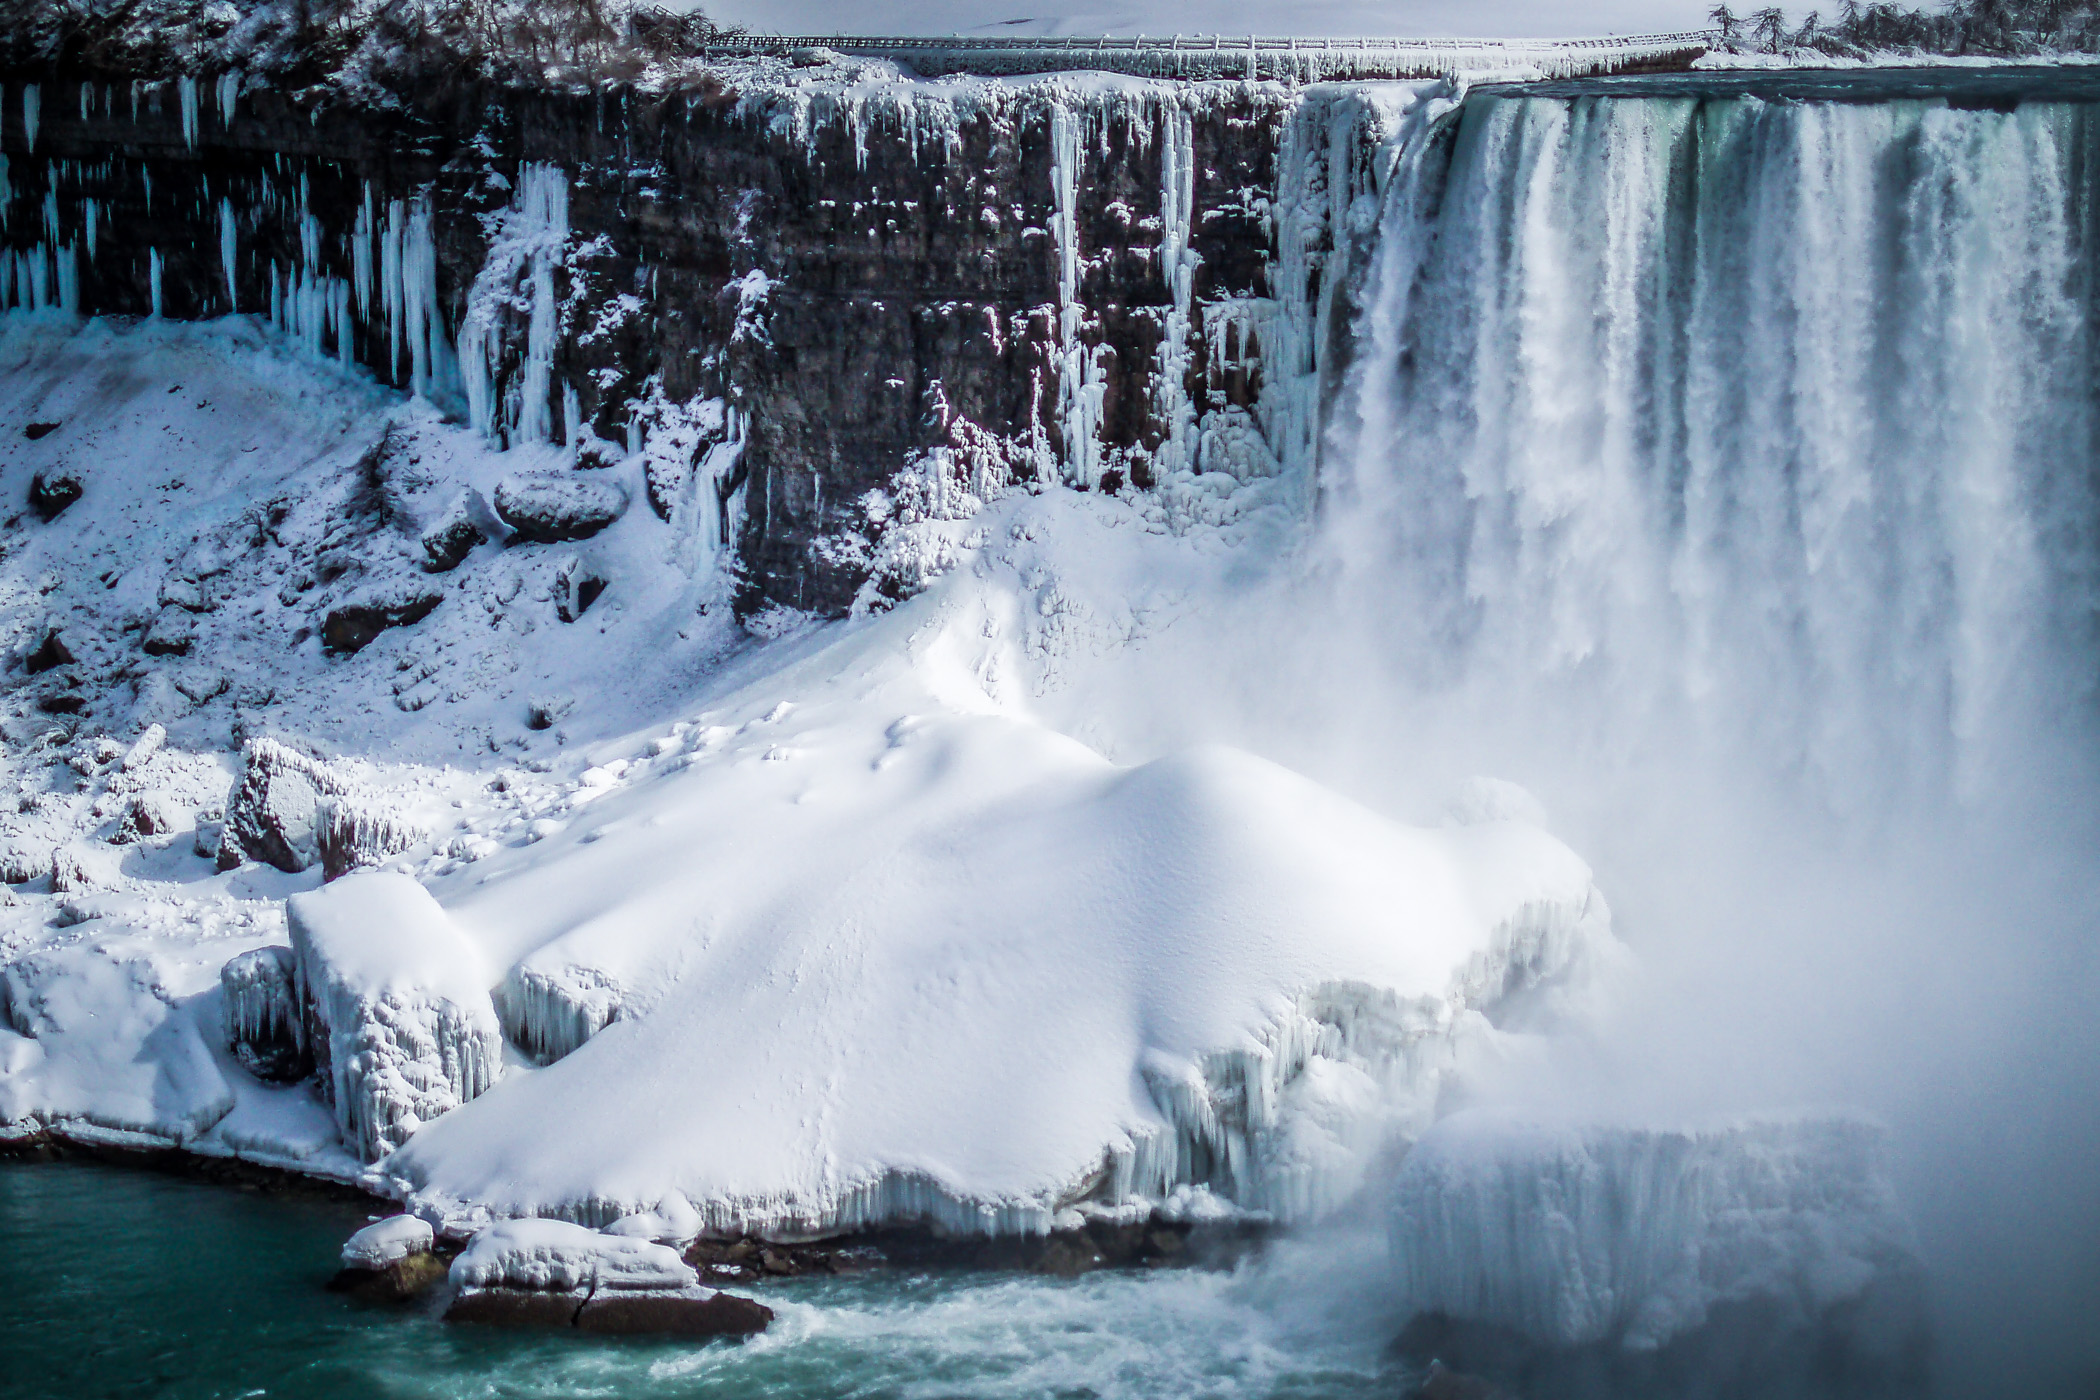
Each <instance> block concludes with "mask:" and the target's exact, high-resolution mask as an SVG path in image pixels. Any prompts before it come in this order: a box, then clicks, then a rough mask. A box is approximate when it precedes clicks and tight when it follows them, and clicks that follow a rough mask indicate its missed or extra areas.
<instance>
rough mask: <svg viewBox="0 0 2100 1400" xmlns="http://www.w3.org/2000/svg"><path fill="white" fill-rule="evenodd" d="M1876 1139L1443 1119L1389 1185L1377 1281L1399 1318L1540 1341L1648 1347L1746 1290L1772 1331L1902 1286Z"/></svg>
mask: <svg viewBox="0 0 2100 1400" xmlns="http://www.w3.org/2000/svg"><path fill="white" fill-rule="evenodd" d="M1884 1137H1885V1135H1884V1134H1883V1132H1882V1131H1881V1130H1880V1129H1879V1128H1877V1127H1875V1126H1873V1125H1870V1124H1867V1123H1862V1122H1858V1121H1853V1120H1846V1119H1806V1120H1800V1121H1780V1122H1753V1123H1745V1124H1741V1125H1735V1126H1728V1127H1720V1128H1711V1129H1657V1128H1640V1127H1610V1126H1595V1125H1568V1124H1559V1123H1543V1122H1539V1121H1535V1120H1530V1119H1524V1118H1518V1117H1512V1116H1507V1115H1504V1114H1500V1113H1495V1112H1489V1111H1485V1110H1476V1111H1470V1112H1465V1113H1460V1114H1457V1115H1454V1116H1453V1117H1451V1118H1447V1119H1445V1120H1444V1121H1443V1122H1442V1123H1439V1124H1438V1125H1437V1126H1436V1128H1434V1129H1433V1130H1432V1131H1431V1132H1429V1133H1428V1134H1427V1135H1426V1136H1424V1137H1423V1138H1422V1139H1421V1141H1419V1142H1418V1143H1417V1144H1416V1145H1415V1147H1414V1149H1413V1151H1412V1152H1410V1153H1409V1155H1408V1157H1407V1160H1406V1161H1405V1163H1404V1164H1403V1165H1402V1167H1401V1169H1400V1172H1399V1174H1398V1176H1397V1178H1396V1179H1395V1181H1394V1183H1393V1186H1392V1197H1391V1215H1390V1229H1391V1245H1392V1254H1393V1262H1394V1268H1395V1271H1396V1285H1397V1293H1398V1296H1399V1299H1400V1301H1401V1302H1402V1303H1403V1304H1404V1306H1405V1307H1406V1308H1407V1309H1409V1310H1410V1311H1412V1312H1414V1313H1417V1314H1429V1315H1441V1316H1442V1317H1445V1318H1449V1319H1455V1320H1458V1321H1460V1322H1466V1323H1481V1324H1489V1325H1492V1326H1494V1327H1498V1328H1504V1329H1508V1330H1509V1331H1512V1332H1514V1333H1516V1334H1519V1335H1520V1336H1522V1337H1524V1338H1527V1339H1529V1340H1530V1341H1531V1342H1533V1343H1536V1344H1544V1345H1546V1346H1551V1347H1580V1346H1586V1345H1590V1344H1596V1343H1611V1344H1615V1345H1616V1346H1618V1347H1619V1348H1622V1349H1626V1350H1632V1351H1645V1350H1653V1349H1655V1348H1657V1347H1660V1346H1662V1345H1664V1344H1666V1343H1668V1342H1670V1341H1671V1340H1672V1339H1673V1338H1676V1337H1678V1336H1680V1335H1681V1334H1686V1333H1689V1332H1691V1331H1693V1330H1695V1329H1697V1328H1699V1327H1701V1326H1702V1325H1703V1324H1705V1323H1706V1322H1707V1320H1708V1318H1709V1315H1710V1314H1711V1313H1712V1312H1713V1311H1714V1310H1715V1309H1717V1308H1720V1307H1722V1306H1723V1305H1727V1304H1738V1303H1750V1302H1755V1303H1757V1304H1758V1305H1759V1306H1760V1307H1761V1308H1762V1309H1764V1313H1763V1316H1764V1317H1765V1319H1766V1325H1768V1326H1769V1327H1771V1328H1773V1329H1775V1330H1776V1329H1779V1328H1781V1327H1786V1326H1791V1327H1795V1328H1812V1327H1815V1326H1818V1325H1819V1324H1820V1322H1821V1320H1822V1319H1824V1318H1825V1317H1826V1316H1827V1315H1829V1314H1830V1313H1831V1311H1832V1310H1833V1309H1835V1308H1838V1307H1840V1306H1841V1305H1848V1304H1853V1303H1856V1302H1858V1301H1859V1300H1861V1299H1863V1298H1865V1297H1867V1296H1868V1295H1870V1294H1879V1295H1880V1296H1881V1298H1883V1299H1884V1300H1886V1299H1888V1298H1891V1297H1894V1298H1898V1299H1900V1298H1901V1297H1903V1296H1904V1295H1905V1294H1906V1293H1907V1291H1908V1290H1909V1289H1910V1288H1911V1286H1912V1283H1913V1281H1914V1278H1915V1275H1916V1271H1917V1264H1916V1262H1915V1259H1914V1257H1913V1255H1912V1253H1911V1248H1910V1232H1909V1228H1908V1226H1907V1224H1906V1222H1905V1220H1904V1218H1903V1216H1902V1214H1901V1212H1900V1211H1899V1210H1898V1208H1897V1206H1896V1202H1895V1199H1894V1193H1893V1190H1892V1188H1891V1186H1890V1183H1889V1179H1888V1176H1887V1174H1886V1169H1885V1165H1884V1162H1883V1157H1884V1152H1885V1141H1884ZM1898 1311H1899V1312H1900V1308H1899V1309H1898ZM1888 1330H1891V1331H1892V1332H1893V1333H1894V1334H1895V1335H1897V1336H1898V1337H1900V1336H1902V1335H1903V1334H1905V1333H1906V1332H1907V1331H1908V1330H1912V1329H1906V1328H1905V1327H1904V1326H1902V1325H1901V1324H1900V1321H1899V1324H1898V1325H1897V1326H1895V1327H1894V1328H1893V1329H1888Z"/></svg>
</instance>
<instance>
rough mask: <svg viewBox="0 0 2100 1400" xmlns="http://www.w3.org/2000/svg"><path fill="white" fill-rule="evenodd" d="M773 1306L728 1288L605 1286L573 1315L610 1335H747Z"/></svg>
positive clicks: (585, 1326)
mask: <svg viewBox="0 0 2100 1400" xmlns="http://www.w3.org/2000/svg"><path fill="white" fill-rule="evenodd" d="M772 1321H773V1310H772V1309H771V1308H769V1307H767V1306H766V1305H765V1304H763V1303H756V1302H753V1301H752V1300H751V1299H749V1298H738V1297H734V1296H732V1295H730V1294H728V1293H712V1294H707V1295H706V1296H702V1291H701V1290H698V1289H694V1290H690V1291H686V1292H679V1293H669V1292H661V1293H660V1292H654V1291H647V1292H645V1291H640V1290H635V1291H628V1290H622V1289H604V1290H601V1291H599V1292H597V1293H595V1294H593V1295H591V1298H590V1301H589V1302H587V1303H585V1304H584V1305H583V1310H582V1311H581V1312H579V1313H577V1314H576V1325H577V1326H578V1327H579V1328H581V1329H582V1330H583V1331H585V1332H601V1333H607V1334H611V1335H632V1334H641V1333H657V1334H662V1335H667V1336H675V1337H748V1336H751V1335H753V1334H755V1333H758V1332H763V1331H765V1330H766V1328H767V1326H768V1325H769V1324H771V1322H772Z"/></svg>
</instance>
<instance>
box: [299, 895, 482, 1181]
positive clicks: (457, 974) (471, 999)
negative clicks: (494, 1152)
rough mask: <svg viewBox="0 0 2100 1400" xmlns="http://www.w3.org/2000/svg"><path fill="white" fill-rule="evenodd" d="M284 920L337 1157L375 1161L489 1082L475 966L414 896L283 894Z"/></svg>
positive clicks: (430, 906)
mask: <svg viewBox="0 0 2100 1400" xmlns="http://www.w3.org/2000/svg"><path fill="white" fill-rule="evenodd" d="M286 917H287V921H288V922H289V924H290V927H291V933H292V951H293V955H294V957H295V958H296V959H297V964H298V981H299V988H300V995H301V999H302V1002H303V1004H304V1006H305V1008H306V1015H307V1017H308V1018H309V1022H310V1024H309V1028H308V1031H307V1036H308V1039H309V1041H310V1043H311V1045H312V1047H313V1054H314V1062H315V1065H316V1067H317V1069H318V1071H319V1074H320V1083H321V1087H322V1091H323V1093H324V1094H325V1095H326V1096H327V1097H328V1098H329V1099H330V1100H331V1102H333V1104H334V1105H335V1114H336V1122H337V1125H338V1127H339V1128H340V1129H341V1132H342V1135H343V1142H344V1145H345V1146H347V1147H349V1148H350V1149H351V1150H352V1151H353V1152H355V1153H356V1154H357V1155H358V1156H360V1157H362V1158H363V1159H364V1160H365V1161H368V1162H370V1161H376V1160H378V1159H379V1158H381V1157H384V1156H385V1155H386V1154H387V1153H389V1152H391V1151H392V1150H394V1149H395V1148H397V1147H399V1146H400V1145H401V1144H402V1143H403V1142H405V1141H407V1140H408V1138H409V1137H410V1136H411V1135H412V1134H414V1133H415V1132H416V1131H417V1129H419V1128H421V1127H422V1126H423V1125H424V1124H426V1123H429V1122H430V1121H431V1120H433V1119H435V1118H437V1117H439V1116H440V1115H442V1114H444V1113H447V1112H449V1111H451V1110H452V1109H454V1108H456V1107H458V1106H459V1105H460V1104H463V1103H465V1102H467V1101H468V1100H470V1099H472V1098H474V1097H475V1096H477V1095H479V1094H480V1093H482V1092H483V1091H484V1090H486V1089H487V1088H488V1087H489V1085H490V1084H491V1083H493V1082H494V1080H495V1077H496V1074H497V1072H498V1070H499V1069H500V1068H501V1065H502V1062H503V1040H502V1035H501V1033H500V1032H499V1030H498V1029H497V1024H496V1012H495V1008H494V1007H493V1006H492V1005H491V1004H490V1002H489V995H488V991H487V985H488V979H487V977H486V976H485V975H484V973H483V964H482V961H481V959H480V957H479V955H478V954H477V953H476V952H475V950H474V948H473V947H472V945H470V944H469V943H467V942H466V940H464V939H463V938H461V937H460V935H459V933H458V931H457V930H456V929H454V928H453V926H452V924H451V921H450V920H448V919H447V918H446V917H445V912H444V910H442V909H440V908H439V907H438V905H437V902H436V901H435V900H433V899H432V898H431V897H430V895H429V894H428V893H427V892H426V891H425V890H424V889H423V887H422V886H421V885H418V884H417V883H416V882H415V881H414V880H412V879H410V878H409V877H408V876H406V875H399V874H392V873H385V872H376V871H374V872H363V873H359V874H353V875H346V876H344V877H343V878H342V879H340V880H338V881H336V882H335V883H333V884H331V885H328V886H326V887H324V888H322V889H320V890H316V891H312V892H310V893H306V894H300V895H294V896H293V897H292V898H291V899H290V900H289V901H288V902H287V905H286Z"/></svg>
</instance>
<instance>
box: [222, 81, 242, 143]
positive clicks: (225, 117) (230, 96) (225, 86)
mask: <svg viewBox="0 0 2100 1400" xmlns="http://www.w3.org/2000/svg"><path fill="white" fill-rule="evenodd" d="M240 95H241V75H240V74H238V73H221V74H220V75H219V122H220V124H221V125H223V126H225V127H226V128H227V129H228V130H231V129H232V127H233V109H234V103H235V102H236V101H237V100H238V99H239V97H240Z"/></svg>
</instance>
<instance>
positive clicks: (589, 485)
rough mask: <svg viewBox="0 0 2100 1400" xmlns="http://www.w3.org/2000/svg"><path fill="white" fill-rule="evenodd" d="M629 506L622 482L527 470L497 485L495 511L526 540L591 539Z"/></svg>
mask: <svg viewBox="0 0 2100 1400" xmlns="http://www.w3.org/2000/svg"><path fill="white" fill-rule="evenodd" d="M626 509H627V492H626V491H625V490H624V489H623V488H622V487H621V486H620V484H619V483H618V482H616V481H607V480H605V479H604V478H602V477H600V476H596V475H577V474H571V473H541V474H525V475H517V476H507V477H505V478H503V480H502V481H500V482H498V483H497V484H496V514H497V515H498V516H499V517H501V519H502V521H503V523H504V524H505V525H508V526H509V527H510V528H511V529H513V530H515V531H517V535H518V538H519V539H520V540H525V541H531V542H538V543H542V544H554V543H558V542H560V541H562V540H581V539H588V538H589V537H590V536H592V535H595V534H597V533H598V532H599V531H600V530H603V529H604V528H605V527H606V526H608V525H610V524H612V523H613V522H614V521H615V520H618V519H619V518H620V516H621V515H622V514H623V513H624V512H625V511H626Z"/></svg>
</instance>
